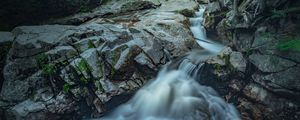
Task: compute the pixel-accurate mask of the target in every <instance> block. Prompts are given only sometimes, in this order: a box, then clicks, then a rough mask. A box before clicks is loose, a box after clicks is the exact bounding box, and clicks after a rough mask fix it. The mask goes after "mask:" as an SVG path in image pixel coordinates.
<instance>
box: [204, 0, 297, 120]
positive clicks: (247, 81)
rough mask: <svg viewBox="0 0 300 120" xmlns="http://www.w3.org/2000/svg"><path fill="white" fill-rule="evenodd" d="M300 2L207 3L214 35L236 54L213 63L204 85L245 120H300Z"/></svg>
mask: <svg viewBox="0 0 300 120" xmlns="http://www.w3.org/2000/svg"><path fill="white" fill-rule="evenodd" d="M217 4H218V5H217ZM299 4H300V3H299V2H298V1H287V0H282V1H274V3H273V2H271V1H268V0H267V1H264V0H256V1H251V0H239V1H238V2H237V4H236V6H234V1H228V0H219V1H216V0H215V1H214V2H210V3H208V5H207V7H208V8H207V10H206V14H205V22H204V25H205V27H206V30H207V31H208V34H209V35H211V36H217V37H215V38H217V39H219V40H221V42H223V43H224V44H228V45H229V46H230V47H231V48H232V49H233V50H228V49H229V48H227V50H224V51H223V52H222V53H220V54H219V55H218V57H215V58H213V59H211V60H208V61H207V66H206V68H205V69H207V70H205V71H206V72H205V73H203V74H205V75H203V76H204V78H203V79H204V80H202V81H201V82H202V83H203V84H207V85H211V86H214V88H215V89H216V90H217V91H218V92H219V93H221V94H222V95H223V96H224V98H226V100H228V101H230V102H234V103H235V104H236V105H237V106H238V109H239V110H240V112H241V116H242V118H243V119H272V120H273V119H276V120H277V119H299V118H300V113H299V110H300V109H299V105H300V103H299V94H300V92H299V85H300V82H299V72H300V70H299V55H300V54H299V47H296V46H297V45H298V46H299V40H300V36H299V34H298V33H297V32H296V31H299V30H300V29H299V25H300V23H299V17H296V16H299V9H298V6H297V5H299ZM205 77H206V79H205ZM283 111H284V112H283Z"/></svg>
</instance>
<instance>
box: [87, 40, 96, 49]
mask: <svg viewBox="0 0 300 120" xmlns="http://www.w3.org/2000/svg"><path fill="white" fill-rule="evenodd" d="M88 48H96V46H95V44H94V43H93V42H92V41H88Z"/></svg>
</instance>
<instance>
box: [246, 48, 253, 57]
mask: <svg viewBox="0 0 300 120" xmlns="http://www.w3.org/2000/svg"><path fill="white" fill-rule="evenodd" d="M252 53H253V51H252V49H250V48H247V49H246V51H245V55H246V56H250V55H251V54H252Z"/></svg>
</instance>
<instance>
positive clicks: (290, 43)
mask: <svg viewBox="0 0 300 120" xmlns="http://www.w3.org/2000/svg"><path fill="white" fill-rule="evenodd" d="M276 48H277V49H278V50H280V51H297V52H300V38H297V39H292V40H285V41H280V42H278V43H277V45H276Z"/></svg>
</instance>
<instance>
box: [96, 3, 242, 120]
mask: <svg viewBox="0 0 300 120" xmlns="http://www.w3.org/2000/svg"><path fill="white" fill-rule="evenodd" d="M203 12H204V8H201V7H200V10H199V11H198V12H196V17H195V18H190V23H191V27H190V29H191V31H192V32H193V34H194V37H195V38H196V39H198V41H197V42H198V44H199V45H200V46H202V47H203V48H204V49H206V50H207V52H191V53H190V54H189V55H187V56H186V57H184V58H182V60H181V62H180V64H179V65H177V67H176V69H168V68H169V66H172V64H173V63H172V62H171V63H169V65H165V67H163V68H162V69H161V70H160V72H159V74H158V76H157V78H156V79H155V80H153V81H150V82H149V83H147V84H146V85H145V86H144V87H142V88H141V89H140V90H139V91H138V92H137V93H136V94H135V95H134V97H133V98H132V99H131V100H130V101H128V102H127V103H125V104H123V105H121V106H119V107H118V108H117V109H116V110H114V111H113V112H112V113H111V114H109V115H108V116H105V117H104V118H101V120H239V119H240V118H239V114H238V112H237V110H236V109H235V108H234V106H233V105H231V104H229V103H226V102H225V101H224V100H222V98H221V97H219V96H218V94H217V93H216V92H215V91H214V90H213V89H212V88H211V87H207V86H203V85H200V84H199V83H198V82H197V81H200V80H199V77H196V76H199V75H198V74H201V71H199V70H201V66H202V64H203V63H201V61H203V60H204V59H205V58H207V56H209V55H213V54H216V53H218V52H220V51H221V50H222V49H223V46H222V45H221V44H218V43H216V42H213V41H212V40H209V39H207V38H206V35H205V30H204V28H203V26H202V24H201V23H202V21H203ZM195 79H197V81H196V80H195Z"/></svg>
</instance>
